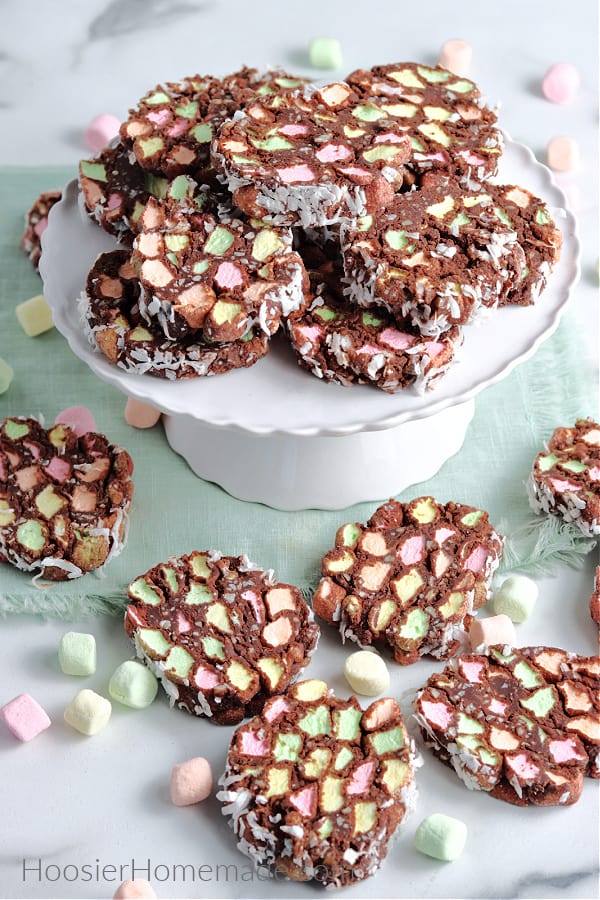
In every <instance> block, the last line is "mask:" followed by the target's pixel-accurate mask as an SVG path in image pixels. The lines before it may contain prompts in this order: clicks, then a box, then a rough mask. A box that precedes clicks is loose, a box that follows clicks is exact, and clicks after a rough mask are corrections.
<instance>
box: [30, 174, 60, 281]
mask: <svg viewBox="0 0 600 900" xmlns="http://www.w3.org/2000/svg"><path fill="white" fill-rule="evenodd" d="M61 197H62V191H46V192H45V193H43V194H40V196H39V197H38V198H37V199H36V200H35V201H34V203H33V205H32V206H31V209H29V211H28V212H27V214H26V215H25V231H24V232H23V236H22V238H21V249H22V250H23V251H24V252H25V253H26V254H27V256H28V257H29V259H30V261H31V265H32V266H33V268H34V269H35V270H36V271H37V269H38V266H39V263H40V256H41V255H42V235H43V233H44V231H45V230H46V228H47V227H48V214H49V212H50V210H51V209H52V207H53V206H54V204H55V203H58V201H59V200H60V199H61Z"/></svg>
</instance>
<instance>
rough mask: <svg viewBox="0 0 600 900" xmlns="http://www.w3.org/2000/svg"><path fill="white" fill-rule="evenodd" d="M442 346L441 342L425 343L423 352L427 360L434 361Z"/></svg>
mask: <svg viewBox="0 0 600 900" xmlns="http://www.w3.org/2000/svg"><path fill="white" fill-rule="evenodd" d="M444 346H445V344H442V342H441V341H425V350H426V351H427V355H428V356H429V359H435V358H436V356H439V355H440V353H441V352H442V350H443V349H444Z"/></svg>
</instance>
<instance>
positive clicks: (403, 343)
mask: <svg viewBox="0 0 600 900" xmlns="http://www.w3.org/2000/svg"><path fill="white" fill-rule="evenodd" d="M379 340H380V341H382V342H383V343H384V344H387V345H388V346H389V347H393V348H394V350H406V348H407V347H410V346H411V345H412V344H414V342H415V339H414V337H413V335H412V334H407V333H406V332H405V331H398V329H397V328H386V329H385V330H384V331H382V332H381V334H380V335H379Z"/></svg>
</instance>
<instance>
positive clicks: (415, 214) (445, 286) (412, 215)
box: [340, 177, 533, 337]
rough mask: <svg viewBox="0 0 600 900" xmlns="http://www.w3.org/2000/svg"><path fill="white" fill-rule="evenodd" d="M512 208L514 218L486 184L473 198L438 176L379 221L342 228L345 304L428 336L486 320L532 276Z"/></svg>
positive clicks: (400, 199) (364, 220) (398, 199)
mask: <svg viewBox="0 0 600 900" xmlns="http://www.w3.org/2000/svg"><path fill="white" fill-rule="evenodd" d="M509 205H510V214H512V215H513V219H514V218H515V215H514V210H516V209H517V207H515V206H514V205H513V204H508V203H506V204H505V203H504V198H503V197H502V196H499V195H498V192H497V189H494V188H492V187H491V186H490V185H485V187H482V188H481V189H479V190H474V191H470V190H468V189H465V188H463V187H461V186H460V184H459V183H458V182H457V181H456V180H452V179H446V178H441V177H437V178H430V179H429V180H426V182H425V183H424V185H423V187H422V188H421V189H420V190H418V191H412V192H410V193H406V194H399V195H397V196H396V198H395V199H394V200H393V202H392V203H391V204H390V205H389V206H388V207H387V209H386V210H385V213H384V214H383V215H381V216H377V217H375V216H367V217H363V218H362V219H359V220H358V221H357V222H356V223H355V224H347V223H345V224H343V225H342V226H341V228H340V240H341V247H342V251H343V262H344V271H345V273H346V278H347V281H348V295H349V297H350V299H351V300H353V301H354V302H356V303H358V304H359V305H361V306H367V307H369V306H373V305H378V306H383V307H385V308H386V309H388V310H389V311H390V312H391V313H392V314H393V315H394V316H395V317H396V318H397V319H398V320H403V319H406V318H408V319H409V320H410V321H411V322H412V323H413V325H414V326H415V328H418V329H419V331H420V332H421V333H422V334H425V335H430V336H433V337H437V336H439V335H440V334H442V333H443V332H444V331H447V330H448V329H449V328H451V327H452V326H453V325H462V324H465V323H466V322H469V321H471V320H473V319H476V318H477V317H479V316H481V315H484V314H489V313H490V312H492V311H493V310H495V309H496V308H497V307H498V305H499V304H500V303H502V302H507V298H508V295H509V293H510V292H511V291H512V290H513V289H514V286H515V285H516V284H517V283H521V284H522V285H523V286H524V285H525V281H526V279H527V278H528V277H529V276H530V275H531V273H530V272H529V273H528V271H527V260H526V254H525V251H524V249H523V247H522V245H521V243H520V241H519V233H518V230H517V228H516V226H515V222H514V221H513V219H511V218H510V215H509V212H508V211H505V208H504V207H505V206H506V207H508V206H509ZM532 277H533V276H532Z"/></svg>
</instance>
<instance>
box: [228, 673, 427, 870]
mask: <svg viewBox="0 0 600 900" xmlns="http://www.w3.org/2000/svg"><path fill="white" fill-rule="evenodd" d="M413 763H414V746H413V742H412V739H411V738H410V737H409V736H408V734H407V732H406V729H405V727H404V723H403V721H402V715H401V713H400V708H399V706H398V704H397V703H396V701H395V700H392V699H391V698H384V699H381V700H376V701H375V702H374V703H372V704H371V705H370V706H369V707H368V709H366V710H364V711H363V710H362V709H361V708H360V706H359V704H358V701H357V700H356V698H355V697H351V698H350V699H349V700H342V699H341V698H339V697H335V696H334V695H333V694H332V692H331V691H328V688H327V685H326V684H325V682H324V681H319V680H317V679H312V680H310V681H302V682H299V683H298V684H296V685H294V686H293V687H292V688H290V690H289V691H288V692H287V694H286V695H285V696H282V697H277V698H274V699H271V700H269V701H268V702H267V704H266V705H265V707H264V710H263V712H262V714H261V715H260V716H257V717H256V718H254V719H252V721H251V722H248V723H245V724H244V725H243V726H241V727H240V728H238V729H237V731H236V732H235V734H234V735H233V738H232V740H231V744H230V747H229V753H228V756H227V768H226V770H225V773H224V775H223V776H222V778H221V779H220V782H219V783H220V784H221V786H222V788H223V789H222V790H221V791H220V792H219V793H218V794H217V798H218V799H219V800H220V801H221V803H222V804H223V807H222V812H223V814H224V815H226V816H229V817H230V818H229V824H230V825H231V827H232V828H233V830H234V831H235V834H236V835H237V837H238V839H239V841H238V847H239V849H240V850H241V851H242V853H245V854H246V855H247V856H249V857H250V858H251V859H252V860H253V861H254V863H255V864H256V865H258V866H260V867H264V868H265V870H266V871H269V872H270V873H271V875H273V876H274V877H281V876H282V875H283V876H285V877H287V878H292V879H294V880H296V881H310V880H312V879H314V880H315V881H318V882H320V883H321V884H323V885H325V886H329V887H342V886H344V885H347V884H352V883H353V882H357V881H361V880H362V879H364V878H367V877H368V876H370V875H373V874H374V873H375V872H376V871H377V869H378V868H379V867H380V865H381V863H382V862H383V860H384V859H385V856H386V853H387V849H388V844H389V841H390V839H391V837H392V835H393V833H394V831H395V830H396V828H397V827H398V825H399V824H400V822H401V821H402V819H403V818H404V816H405V815H406V813H407V812H408V811H409V810H411V809H412V807H413V805H414V802H415V793H416V792H415V788H414V784H413V772H414V770H413Z"/></svg>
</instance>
